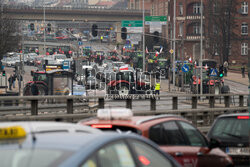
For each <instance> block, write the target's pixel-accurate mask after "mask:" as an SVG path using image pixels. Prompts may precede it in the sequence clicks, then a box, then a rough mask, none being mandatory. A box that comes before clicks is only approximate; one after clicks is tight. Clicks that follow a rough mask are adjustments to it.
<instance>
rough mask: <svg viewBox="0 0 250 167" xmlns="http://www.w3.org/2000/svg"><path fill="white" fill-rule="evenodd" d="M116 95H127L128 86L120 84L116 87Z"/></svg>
mask: <svg viewBox="0 0 250 167" xmlns="http://www.w3.org/2000/svg"><path fill="white" fill-rule="evenodd" d="M118 95H120V96H126V95H129V88H128V86H126V85H121V86H120V87H119V88H118Z"/></svg>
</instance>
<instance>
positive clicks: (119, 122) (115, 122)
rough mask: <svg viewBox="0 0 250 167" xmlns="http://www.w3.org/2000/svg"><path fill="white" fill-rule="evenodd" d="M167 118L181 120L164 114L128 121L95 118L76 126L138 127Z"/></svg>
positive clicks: (175, 116) (139, 117)
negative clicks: (108, 125) (110, 125)
mask: <svg viewBox="0 0 250 167" xmlns="http://www.w3.org/2000/svg"><path fill="white" fill-rule="evenodd" d="M167 118H182V117H181V116H178V115H171V114H166V115H158V116H133V117H132V118H131V119H130V120H120V119H119V120H118V119H116V120H114V119H112V120H101V119H98V118H96V117H94V118H91V119H84V120H81V121H79V123H78V124H84V123H86V122H87V124H88V125H90V124H111V123H112V125H120V126H121V125H124V126H128V125H130V126H140V125H142V124H143V123H146V122H149V121H152V120H160V119H167Z"/></svg>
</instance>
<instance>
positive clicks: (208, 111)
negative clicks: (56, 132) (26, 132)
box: [0, 94, 249, 127]
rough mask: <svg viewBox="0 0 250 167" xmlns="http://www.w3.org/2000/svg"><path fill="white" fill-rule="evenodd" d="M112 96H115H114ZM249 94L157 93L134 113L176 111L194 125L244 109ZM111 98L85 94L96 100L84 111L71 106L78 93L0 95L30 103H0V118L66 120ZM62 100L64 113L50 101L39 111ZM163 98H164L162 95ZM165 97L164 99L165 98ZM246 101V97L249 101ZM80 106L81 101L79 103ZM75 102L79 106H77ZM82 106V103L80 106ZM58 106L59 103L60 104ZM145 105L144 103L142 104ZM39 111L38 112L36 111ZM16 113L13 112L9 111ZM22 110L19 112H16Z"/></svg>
mask: <svg viewBox="0 0 250 167" xmlns="http://www.w3.org/2000/svg"><path fill="white" fill-rule="evenodd" d="M235 96H238V97H239V98H238V99H239V100H238V105H237V106H233V107H232V106H230V104H231V103H230V101H231V100H232V98H234V97H235ZM113 97H114V98H115V97H116V96H113ZM132 97H133V96H128V97H126V99H124V100H125V101H126V103H125V106H124V107H126V108H130V109H133V108H132V107H133V99H132ZM159 97H160V98H164V97H167V98H171V99H172V109H161V110H159V109H157V104H156V102H157V99H158V98H159ZM221 97H222V98H223V102H224V104H220V106H219V107H218V106H216V105H215V99H218V98H221ZM246 97H247V98H249V97H248V94H221V95H211V94H204V95H192V94H168V95H160V96H153V95H148V100H146V101H148V102H149V103H150V105H149V108H150V110H149V111H146V109H144V110H141V111H136V112H134V115H159V114H177V115H181V116H183V117H185V118H187V119H189V120H191V121H192V122H193V124H194V125H196V126H197V127H207V126H210V125H211V124H212V122H213V121H214V119H215V118H216V117H217V116H218V115H220V114H223V113H234V112H246V111H247V110H248V107H247V106H246V105H244V104H245V102H244V99H245V100H246ZM107 98H108V99H109V101H110V98H112V96H90V97H84V98H83V99H84V100H97V102H98V103H97V104H96V105H93V104H92V107H88V108H87V110H85V111H84V112H81V113H79V112H74V108H77V105H78V104H79V103H78V104H74V100H79V96H22V97H21V96H5V97H0V102H2V101H13V102H14V103H17V102H20V104H21V103H22V102H29V105H30V107H27V106H26V108H22V107H20V109H19V111H20V112H18V111H17V109H16V110H14V111H13V110H11V107H8V110H5V109H4V108H6V107H1V109H0V115H1V117H0V121H7V120H9V121H17V120H57V119H59V120H67V121H71V122H72V121H76V120H77V119H78V120H79V119H83V118H86V117H91V116H94V115H95V114H93V112H95V111H96V110H97V109H99V108H104V107H105V102H107V101H105V99H107ZM181 98H182V99H183V98H186V99H189V100H188V101H189V102H190V106H191V108H190V109H178V99H181ZM199 98H208V100H206V101H207V104H206V105H207V107H206V108H199V109H198V108H197V106H198V104H199V103H198V99H199ZM45 100H46V101H48V102H51V101H63V103H64V105H63V106H61V109H63V110H66V111H65V112H63V113H55V112H51V111H54V110H55V109H56V108H57V107H56V106H54V108H53V103H51V105H52V106H49V105H48V107H47V109H48V112H46V114H45V113H43V112H41V111H42V110H43V109H46V105H43V106H38V103H39V102H40V101H43V102H44V101H45ZM163 100H164V99H163ZM165 100H166V99H165ZM248 100H249V99H248ZM117 102H118V103H119V102H121V101H120V100H118V101H117ZM248 102H249V101H248ZM79 106H80V105H79ZM79 106H78V107H79ZM80 107H81V106H80ZM59 108H60V107H59ZM144 108H145V106H144ZM38 111H39V112H40V113H38ZM11 114H16V115H11ZM18 114H21V115H18Z"/></svg>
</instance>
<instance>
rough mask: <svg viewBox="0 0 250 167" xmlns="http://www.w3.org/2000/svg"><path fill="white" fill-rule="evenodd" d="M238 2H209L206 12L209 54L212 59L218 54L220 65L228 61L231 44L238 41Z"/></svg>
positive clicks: (219, 0) (225, 0)
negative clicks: (236, 17)
mask: <svg viewBox="0 0 250 167" xmlns="http://www.w3.org/2000/svg"><path fill="white" fill-rule="evenodd" d="M237 4H238V2H237V1H235V0H209V1H208V6H207V8H206V10H205V16H206V18H207V27H206V29H207V37H208V38H207V39H208V40H207V45H208V47H207V52H208V54H209V55H210V57H211V58H214V56H215V55H216V53H217V54H218V55H219V56H220V57H219V59H220V63H221V64H222V63H223V62H225V61H228V56H229V52H230V46H231V42H232V41H233V40H235V39H237V34H236V33H234V31H233V29H234V28H236V26H237V25H236V22H235V15H236V14H237V8H236V6H237Z"/></svg>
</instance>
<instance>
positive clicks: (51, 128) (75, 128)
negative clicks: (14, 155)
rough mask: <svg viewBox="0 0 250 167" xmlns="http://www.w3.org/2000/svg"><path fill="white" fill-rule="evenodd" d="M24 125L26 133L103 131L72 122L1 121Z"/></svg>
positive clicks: (8, 123) (7, 124) (4, 124)
mask: <svg viewBox="0 0 250 167" xmlns="http://www.w3.org/2000/svg"><path fill="white" fill-rule="evenodd" d="M18 125H20V126H22V127H23V128H24V129H25V131H26V133H45V132H68V133H80V132H81V133H83V132H84V133H102V132H101V131H100V130H98V129H93V128H90V127H88V126H79V125H77V124H72V123H63V122H46V121H43V122H40V121H36V122H35V121H31V122H27V121H26V122H1V123H0V127H6V126H18Z"/></svg>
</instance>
